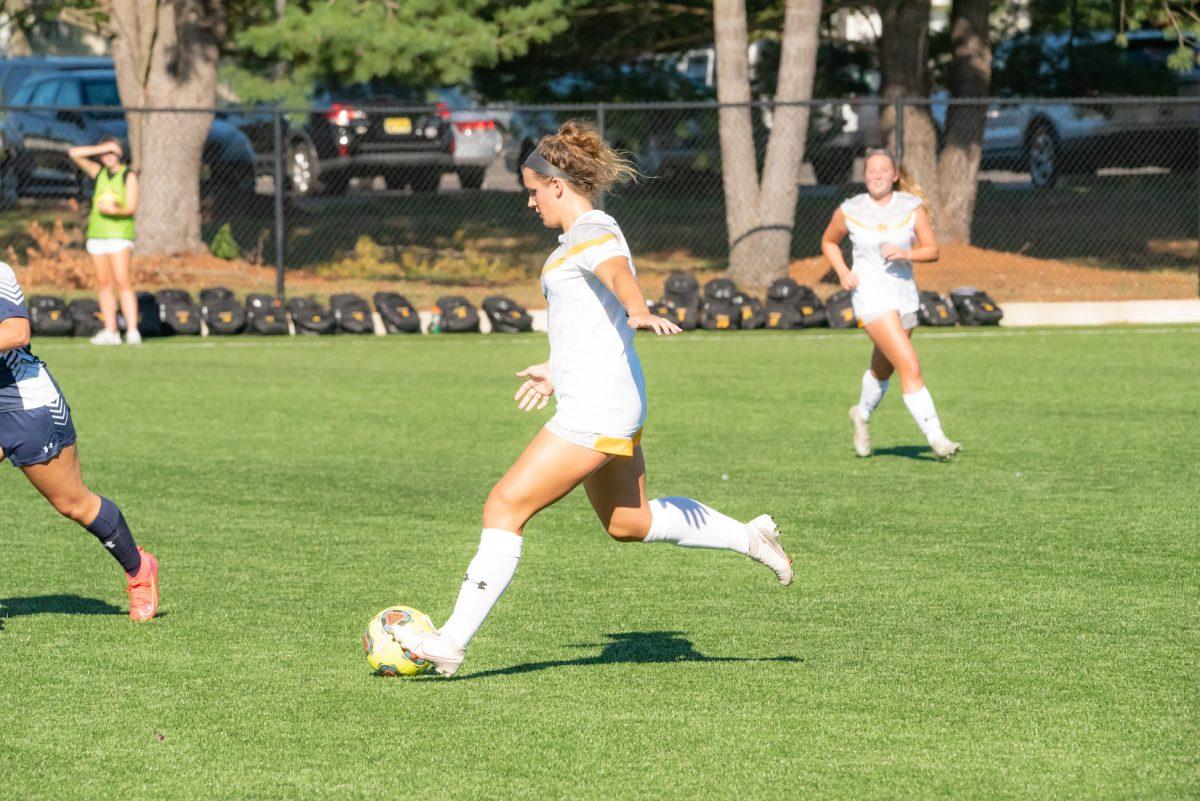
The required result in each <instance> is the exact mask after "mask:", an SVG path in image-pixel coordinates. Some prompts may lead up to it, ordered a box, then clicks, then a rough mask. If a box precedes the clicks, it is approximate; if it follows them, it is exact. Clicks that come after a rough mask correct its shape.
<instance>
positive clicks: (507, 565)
mask: <svg viewBox="0 0 1200 801" xmlns="http://www.w3.org/2000/svg"><path fill="white" fill-rule="evenodd" d="M610 458H612V457H610V456H609V455H607V454H604V453H598V452H596V451H594V450H591V449H590V448H585V447H583V446H581V445H576V444H574V443H572V442H568V441H567V440H565V439H563V438H561V437H559V436H557V435H555V434H552V433H551V432H550V431H548V430H547V429H542V430H541V431H539V432H538V433H537V436H535V437H534V438H533V441H532V442H530V443H529V445H528V446H526V448H525V450H524V452H523V453H522V454H521V455H520V457H518V459H517V461H516V462H515V463H514V464H513V466H512V467H510V468H509V469H508V472H507V473H505V474H504V477H503V478H501V479H500V481H499V482H497V484H496V486H494V487H493V488H492V491H491V492H490V493H489V494H488V499H487V502H486V503H485V504H484V507H483V533H482V535H481V536H480V539H479V549H478V550H477V551H476V553H475V557H474V558H473V559H472V560H471V563H470V564H469V565H468V566H467V572H466V574H465V575H464V576H463V580H462V585H461V586H460V587H459V592H458V599H457V600H456V601H455V603H454V612H453V613H452V614H451V615H450V618H449V620H447V621H446V623H445V624H444V625H443V626H442V627H441V628H440V630H439V632H438V633H435V634H432V635H429V634H420V633H414V632H411V631H408V630H407V629H399V630H397V636H398V637H399V639H400V643H401V645H403V646H404V647H405V648H407V649H408V650H409V651H411V652H412V653H413V654H415V655H416V656H418V657H419V658H421V659H425V660H426V661H429V662H432V663H433V665H434V667H435V668H437V670H438V672H439V673H442V674H445V675H447V676H450V675H453V674H454V672H455V671H457V670H458V667H459V665H461V664H462V660H463V658H464V656H465V651H466V647H467V645H468V644H469V643H470V641H471V638H473V637H474V636H475V633H476V632H477V631H478V630H479V627H480V626H481V625H483V621H484V620H485V619H486V618H487V616H488V614H489V613H490V612H491V611H492V607H494V606H495V605H496V602H497V601H499V600H500V596H501V595H503V594H504V591H505V589H507V588H508V584H509V582H510V581H512V577H513V575H514V574H515V573H516V572H517V564H518V562H519V561H520V559H521V533H520V532H521V530H522V529H523V528H524V527H525V524H526V523H527V522H529V520H530V518H532V517H533V516H534V515H535V514H537V513H538V512H540V511H541V510H542V509H545V508H546V507H547V506H549V505H551V504H552V503H554V502H555V501H557V500H558V499H559V498H561V497H563V496H564V495H566V494H567V493H569V492H570V491H571V490H573V489H574V488H575V487H577V486H579V483H580V482H581V481H583V480H584V479H585V478H587V476H588V475H590V474H591V473H593V472H594V471H595V470H596V469H597V468H598V467H600V466H601V465H603V464H604V463H605V462H606V461H607V460H608V459H610Z"/></svg>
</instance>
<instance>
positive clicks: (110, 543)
mask: <svg viewBox="0 0 1200 801" xmlns="http://www.w3.org/2000/svg"><path fill="white" fill-rule="evenodd" d="M104 547H105V548H108V549H109V550H110V551H111V550H113V549H115V548H116V547H117V541H116V540H109V541H108V542H106V543H104Z"/></svg>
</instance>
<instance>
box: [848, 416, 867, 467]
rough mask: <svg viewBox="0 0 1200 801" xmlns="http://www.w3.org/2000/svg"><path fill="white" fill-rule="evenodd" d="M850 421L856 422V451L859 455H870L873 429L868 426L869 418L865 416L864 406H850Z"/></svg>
mask: <svg viewBox="0 0 1200 801" xmlns="http://www.w3.org/2000/svg"><path fill="white" fill-rule="evenodd" d="M850 422H851V423H853V424H854V452H855V453H857V454H858V455H859V456H863V457H867V456H870V455H871V430H870V429H869V428H868V427H867V418H865V417H863V413H862V408H861V407H859V405H858V404H855V405H853V406H851V407H850Z"/></svg>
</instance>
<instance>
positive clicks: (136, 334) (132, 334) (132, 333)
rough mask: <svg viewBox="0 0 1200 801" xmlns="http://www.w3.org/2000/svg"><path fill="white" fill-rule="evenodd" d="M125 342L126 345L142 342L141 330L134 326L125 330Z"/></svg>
mask: <svg viewBox="0 0 1200 801" xmlns="http://www.w3.org/2000/svg"><path fill="white" fill-rule="evenodd" d="M125 344H126V345H140V344H142V332H141V331H138V330H137V329H136V328H131V329H130V330H128V331H126V332H125Z"/></svg>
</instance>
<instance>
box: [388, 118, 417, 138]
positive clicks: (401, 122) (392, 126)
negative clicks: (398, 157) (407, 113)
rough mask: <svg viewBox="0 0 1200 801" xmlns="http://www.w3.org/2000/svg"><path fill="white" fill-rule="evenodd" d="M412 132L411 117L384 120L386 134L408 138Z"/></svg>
mask: <svg viewBox="0 0 1200 801" xmlns="http://www.w3.org/2000/svg"><path fill="white" fill-rule="evenodd" d="M412 131H413V126H412V118H410V117H385V118H384V120H383V132H384V133H388V134H391V135H392V136H406V135H408V134H410V133H412Z"/></svg>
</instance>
